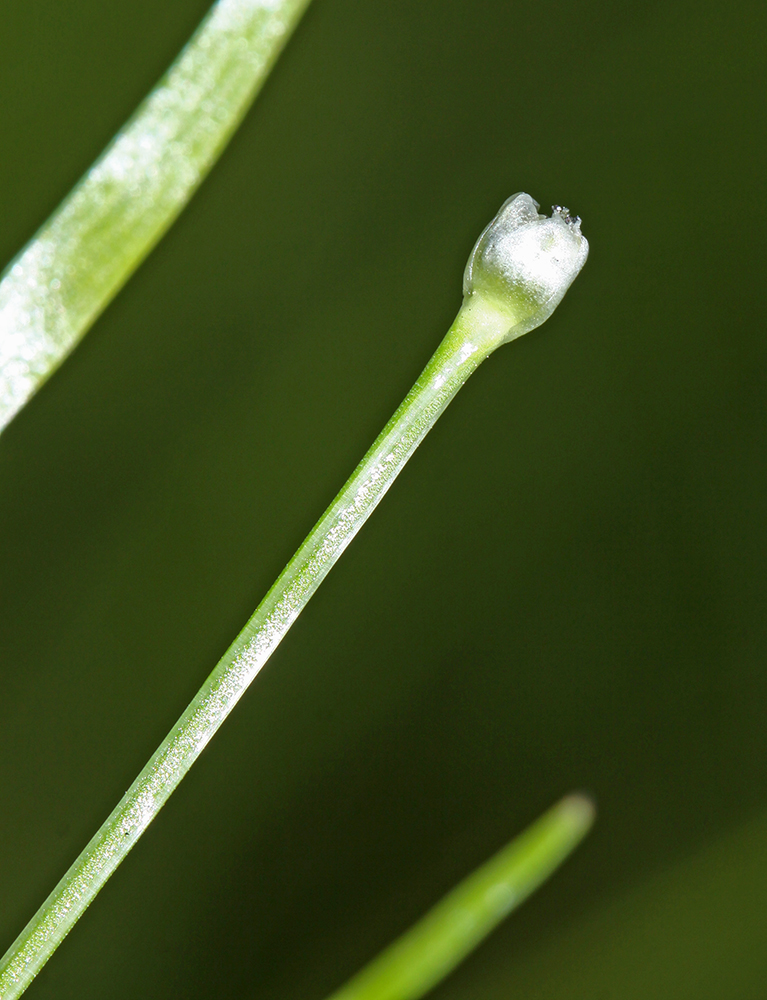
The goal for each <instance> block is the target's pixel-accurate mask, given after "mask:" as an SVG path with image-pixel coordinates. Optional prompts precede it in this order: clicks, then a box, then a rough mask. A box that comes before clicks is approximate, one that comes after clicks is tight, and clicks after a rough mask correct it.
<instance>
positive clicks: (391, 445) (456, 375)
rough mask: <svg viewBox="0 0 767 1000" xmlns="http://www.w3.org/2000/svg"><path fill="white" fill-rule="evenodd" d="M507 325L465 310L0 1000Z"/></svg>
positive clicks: (469, 306)
mask: <svg viewBox="0 0 767 1000" xmlns="http://www.w3.org/2000/svg"><path fill="white" fill-rule="evenodd" d="M509 325H510V324H509V316H508V314H507V313H502V312H499V311H498V310H496V309H495V308H494V307H492V306H488V305H487V304H486V303H484V301H483V300H482V299H481V298H479V297H469V298H467V299H466V300H465V302H464V305H463V306H462V308H461V310H460V312H459V313H458V316H457V318H456V320H455V322H454V324H453V326H452V327H451V328H450V330H449V331H448V333H447V335H446V337H445V339H444V340H443V341H442V343H441V344H440V346H439V347H438V348H437V350H436V352H435V353H434V355H433V356H432V358H431V360H430V361H429V363H428V364H427V366H426V368H425V369H424V371H423V372H422V373H421V376H420V377H419V379H418V381H417V382H416V384H415V385H414V386H413V388H412V389H411V391H410V393H409V394H408V396H407V397H406V399H405V400H404V402H403V403H402V405H401V406H400V407H399V409H398V410H397V412H396V413H395V414H394V416H393V417H392V419H391V420H390V421H389V423H388V424H387V425H386V427H385V428H384V430H383V431H382V433H381V434H380V435H379V437H378V438H377V440H376V441H375V443H374V444H373V446H372V447H371V449H370V450H369V451H368V453H367V455H366V456H365V458H364V459H363V460H362V462H361V463H360V464H359V466H358V467H357V468H356V469H355V471H354V472H353V473H352V475H351V477H350V478H349V480H348V481H347V483H346V485H345V486H344V487H343V489H342V490H341V492H340V493H339V494H338V496H337V497H336V499H335V500H334V501H333V503H332V504H331V505H330V507H329V508H328V510H327V511H326V512H325V514H324V515H323V517H322V518H321V519H320V521H319V522H318V523H317V525H316V526H315V527H314V528H313V530H312V531H311V532H310V534H309V535H308V537H307V538H306V540H305V541H304V543H303V544H302V545H301V547H300V548H299V550H298V551H297V552H296V554H295V555H294V557H293V558H292V559H291V561H290V562H289V563H288V565H287V567H286V568H285V570H284V571H283V573H282V575H281V576H280V577H279V579H278V580H277V582H276V583H275V584H274V586H273V587H272V589H271V590H270V591H269V593H268V594H267V595H266V597H265V598H264V600H263V601H262V603H261V604H260V605H259V607H258V608H257V609H256V611H255V612H254V614H253V616H252V617H251V619H250V621H249V622H248V623H247V625H246V626H245V628H244V629H243V630H242V632H241V633H240V634H239V636H238V637H237V638H236V639H235V641H234V642H233V643H232V645H231V646H230V647H229V649H228V650H227V652H226V653H225V654H224V656H223V657H222V659H221V661H220V662H219V664H218V666H217V667H216V668H215V670H214V671H213V673H212V674H211V675H210V676H209V677H208V679H207V680H206V681H205V683H204V684H203V686H202V688H201V689H200V691H199V692H198V694H197V696H196V697H195V698H194V700H193V701H192V702H191V704H190V705H189V707H188V708H187V710H186V711H185V712H184V714H183V715H182V716H181V718H180V719H179V721H178V723H177V724H176V725H175V726H174V727H173V729H172V730H171V732H170V733H169V735H168V736H167V738H166V739H165V741H164V742H163V743H162V744H161V746H160V747H159V749H158V750H157V752H156V753H155V754H154V756H153V757H152V759H151V760H150V761H149V763H148V764H147V765H146V767H145V768H144V770H143V771H142V772H141V774H140V775H139V776H138V778H137V779H136V780H135V782H134V783H133V785H132V786H131V787H130V789H129V790H128V792H127V793H126V794H125V796H124V797H123V799H122V801H121V802H120V803H119V804H118V806H117V807H116V809H115V810H114V811H113V812H112V814H111V815H110V816H109V817H108V819H107V820H106V822H105V823H104V824H103V825H102V827H101V829H100V830H99V831H98V832H97V833H96V835H95V836H94V837H93V839H92V840H91V842H90V843H89V844H88V845H87V847H86V848H85V850H84V851H83V852H82V854H81V855H80V857H79V858H78V859H77V860H76V861H75V862H74V864H73V865H72V867H71V868H70V869H69V871H68V872H67V873H66V875H65V876H64V878H63V879H62V880H61V882H60V883H59V884H58V886H57V887H56V888H55V889H54V891H53V892H52V893H51V895H50V896H49V897H48V899H47V900H46V901H45V903H43V905H42V906H41V908H40V910H39V911H38V912H37V914H36V915H35V916H34V917H33V918H32V920H31V921H30V923H29V924H28V925H27V927H26V928H25V929H24V931H23V932H22V933H21V935H20V936H19V937H18V939H17V940H16V941H15V943H14V944H13V945H12V946H11V948H10V949H9V951H8V952H7V953H6V955H5V956H4V958H3V959H2V962H0V997H2V998H3V1000H13V998H15V997H18V996H20V995H21V993H23V991H24V990H25V989H26V987H27V986H28V985H29V983H30V982H31V981H32V979H33V978H34V976H35V975H36V974H37V972H38V971H39V970H40V969H41V968H42V966H43V965H44V964H45V962H46V961H47V960H48V959H49V958H50V956H51V955H52V954H53V952H54V951H55V949H56V948H57V947H58V945H59V944H60V943H61V941H62V940H63V939H64V937H65V936H66V934H67V933H68V932H69V930H70V929H71V928H72V926H73V925H74V924H75V922H76V921H77V920H78V918H79V917H80V916H81V914H82V913H83V912H84V911H85V909H86V907H87V906H88V905H89V903H90V902H91V900H92V899H93V898H94V897H95V896H96V894H97V893H98V891H99V890H100V889H101V887H102V886H103V885H104V883H105V882H106V881H107V879H108V878H109V876H110V875H111V874H112V872H114V870H115V869H116V868H117V866H118V865H119V864H120V862H121V861H122V860H123V858H124V857H125V856H126V855H127V854H128V852H129V851H130V849H131V848H132V847H133V845H134V844H135V843H136V841H137V840H138V839H139V837H140V836H141V834H142V833H143V832H144V830H145V829H146V828H147V826H148V825H149V823H150V822H151V821H152V820H153V819H154V817H155V816H156V815H157V813H158V812H159V811H160V809H161V808H162V806H163V805H164V804H165V802H166V801H167V799H168V798H169V796H170V795H171V793H172V792H173V790H174V789H175V788H176V786H177V785H178V783H179V782H180V781H181V779H182V778H183V777H184V775H185V774H186V772H187V771H188V770H189V768H190V767H191V766H192V764H193V763H194V761H195V760H196V759H197V757H198V756H199V755H200V753H201V752H202V750H203V749H204V747H205V746H206V745H207V743H208V741H209V740H210V739H211V737H212V736H213V734H214V733H215V732H216V730H217V729H218V728H219V726H220V725H221V724H222V722H223V721H224V719H225V718H226V717H227V715H228V714H229V712H231V710H232V709H233V708H234V706H235V705H236V704H237V702H238V701H239V699H240V698H241V696H242V695H243V693H244V692H245V690H246V688H247V687H248V685H249V684H250V682H251V681H252V680H253V678H254V677H255V676H256V674H257V673H258V672H259V670H260V669H261V667H262V666H263V665H264V664H265V663H266V661H267V660H268V658H269V657H270V655H271V654H272V653H273V652H274V650H275V649H276V647H277V645H278V644H279V643H280V641H281V640H282V638H283V637H284V635H285V634H286V633H287V631H288V629H289V628H290V626H291V625H292V624H293V622H294V621H295V620H296V618H297V617H298V615H299V614H300V612H301V610H302V609H303V608H304V606H305V605H306V603H307V602H308V601H309V599H310V598H311V596H312V595H313V594H314V592H315V591H316V589H317V587H318V586H319V585H320V583H321V582H322V581H323V580H324V578H325V576H326V575H327V573H328V571H329V570H330V568H331V567H332V566H333V565H334V563H335V562H336V560H337V559H338V558H339V556H340V555H341V553H342V552H343V551H344V549H345V548H346V546H347V545H348V544H349V542H350V541H351V540H352V538H354V536H355V535H356V533H357V532H358V531H359V529H360V528H361V527H362V525H363V524H364V523H365V521H366V520H367V519H368V517H369V516H370V515H371V513H372V512H373V510H374V509H375V508H376V506H377V505H378V503H379V502H380V501H381V499H382V498H383V496H384V494H385V493H386V491H387V490H388V489H389V487H390V486H391V484H392V483H393V482H394V480H395V479H396V477H397V475H398V474H399V472H400V470H401V469H402V468H403V466H404V465H405V463H406V462H407V461H408V459H409V458H410V456H411V455H412V454H413V452H414V451H415V449H416V448H417V447H418V445H419V444H420V443H421V441H422V440H423V438H424V437H425V436H426V434H427V433H428V431H429V430H430V429H431V428H432V427H433V426H434V423H435V422H436V420H437V419H438V417H439V416H440V414H441V413H442V412H443V410H444V409H445V408H446V407H447V405H448V404H449V403H450V401H451V400H452V398H453V397H454V396H455V394H456V393H457V392H458V390H459V389H460V388H461V386H462V385H463V383H464V382H465V381H466V379H467V378H468V377H469V375H471V373H472V372H473V371H474V370H475V369H476V368H477V367H478V365H479V364H480V363H481V362H482V361H483V360H484V359H485V358H486V357H487V356H488V355H489V354H490V353H491V351H493V350H494V349H495V348H496V347H497V346H498V345H499V344H500V343H502V342H503V340H504V339H505V338H506V336H507V335H508V331H509Z"/></svg>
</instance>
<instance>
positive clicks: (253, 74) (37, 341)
mask: <svg viewBox="0 0 767 1000" xmlns="http://www.w3.org/2000/svg"><path fill="white" fill-rule="evenodd" d="M308 3H309V0H219V2H218V3H217V4H215V6H214V7H213V8H212V9H211V11H210V13H209V14H208V16H207V17H206V19H205V20H204V21H203V23H202V24H201V26H200V27H199V29H198V30H197V32H196V33H195V35H194V36H193V37H192V39H191V41H190V42H189V44H188V45H187V46H186V48H185V49H184V51H183V52H182V53H181V55H180V56H179V58H178V60H177V61H176V62H175V63H174V65H173V66H172V67H171V68H170V70H169V71H168V73H167V74H166V75H165V77H164V78H163V79H162V80H161V81H160V83H159V84H158V86H157V87H156V88H155V89H154V90H153V91H152V93H151V94H150V95H149V97H148V98H147V99H146V100H145V101H144V103H143V104H142V105H141V107H140V108H139V109H138V111H137V112H136V113H135V115H134V116H133V117H132V118H131V119H130V121H129V122H128V123H127V125H126V126H125V127H124V128H123V129H122V131H120V132H119V133H118V134H117V136H116V137H115V139H114V140H113V141H112V143H111V144H110V146H109V147H108V148H107V150H106V151H105V152H104V154H103V155H102V156H101V157H100V159H99V160H97V161H96V163H95V164H94V165H93V167H91V169H90V170H89V171H88V173H87V174H86V175H85V176H84V177H83V178H82V180H81V181H80V182H79V184H78V185H77V186H76V187H75V188H74V190H73V191H72V192H71V194H69V195H68V197H67V198H66V199H65V200H64V201H63V202H62V204H61V205H60V206H59V208H58V209H57V210H56V211H55V212H54V214H53V215H52V216H51V218H50V219H49V220H48V221H47V222H46V223H45V224H44V225H43V227H42V228H41V229H40V231H39V232H38V233H37V235H36V236H35V237H34V239H33V240H32V241H31V242H30V243H29V244H28V245H27V246H26V247H25V248H24V250H22V251H21V253H20V254H19V255H18V256H17V257H16V258H15V260H13V261H12V262H11V263H10V264H9V266H8V268H7V269H6V271H5V272H4V274H3V276H2V280H1V281H0V430H1V429H2V428H3V427H5V425H6V424H7V423H8V422H9V421H10V420H11V418H12V417H13V416H14V414H15V413H16V412H17V411H18V410H20V409H21V407H22V406H23V405H24V404H25V403H26V401H27V400H28V399H29V397H30V396H31V395H32V394H33V393H34V392H35V391H36V390H37V389H38V388H39V387H40V385H41V384H42V383H43V382H44V381H45V379H46V378H48V376H49V375H50V374H51V373H52V372H53V371H55V369H56V368H57V367H58V366H59V365H60V364H61V362H62V361H63V360H64V358H65V357H66V356H67V354H69V352H70V351H71V350H72V348H73V347H74V346H75V345H76V343H77V342H78V341H79V340H80V338H81V337H82V336H83V334H84V333H85V332H86V331H87V329H88V328H89V327H90V326H91V324H92V323H93V322H94V320H95V319H96V318H97V316H98V315H99V314H100V313H101V312H102V311H103V310H104V309H105V307H106V306H107V304H108V303H109V302H110V301H111V300H112V298H114V296H115V295H116V294H117V292H118V291H119V289H120V288H121V287H122V285H123V284H124V283H125V282H126V281H127V279H128V278H129V277H130V275H131V274H132V273H133V271H134V270H135V269H136V268H137V267H138V265H139V264H140V263H141V261H142V260H143V259H144V257H146V255H147V254H148V253H149V251H150V250H151V249H152V247H153V246H154V245H155V244H156V243H157V241H158V240H159V239H160V237H161V236H162V235H163V233H164V232H165V231H166V230H167V229H168V227H169V226H170V225H171V223H172V222H173V220H174V219H175V218H176V216H177V215H178V214H179V212H180V211H181V209H182V208H183V207H184V205H185V204H186V203H187V201H188V200H189V199H190V197H191V196H192V194H193V193H194V191H195V190H196V188H197V187H198V185H199V184H200V182H201V181H202V180H203V178H204V177H205V176H206V174H207V173H208V171H209V170H210V168H211V167H212V165H213V164H214V163H215V161H216V160H217V158H218V156H219V155H220V153H221V151H222V150H223V148H224V146H225V145H226V143H227V141H228V140H229V138H230V137H231V135H232V133H233V132H234V131H235V129H236V128H237V125H238V124H239V123H240V120H241V119H242V117H243V115H244V114H245V112H246V111H247V109H248V107H249V105H250V103H251V102H252V100H253V98H254V97H255V96H256V94H257V93H258V91H259V90H260V88H261V86H262V84H263V82H264V80H265V79H266V77H267V76H268V74H269V71H270V69H271V67H272V65H273V63H274V61H275V60H276V58H277V56H278V55H279V53H280V51H281V49H282V47H283V45H284V44H285V42H286V41H287V39H288V37H289V36H290V34H291V32H292V31H293V29H294V27H295V26H296V24H297V23H298V21H299V19H300V17H301V15H302V14H303V12H304V10H305V9H306V7H307V5H308Z"/></svg>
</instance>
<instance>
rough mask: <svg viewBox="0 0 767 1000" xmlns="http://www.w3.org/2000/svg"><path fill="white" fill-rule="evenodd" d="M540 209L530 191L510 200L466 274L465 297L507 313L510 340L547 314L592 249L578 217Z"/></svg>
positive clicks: (475, 251) (477, 248)
mask: <svg viewBox="0 0 767 1000" xmlns="http://www.w3.org/2000/svg"><path fill="white" fill-rule="evenodd" d="M538 207H539V206H538V202H537V201H534V200H533V199H532V198H531V197H530V195H529V194H524V193H520V194H515V195H513V196H512V197H511V198H509V199H508V201H506V202H505V203H504V204H503V206H502V207H501V210H500V212H499V213H498V214H497V215H496V217H495V218H494V219H493V221H492V222H491V223H490V225H489V226H488V227H487V229H485V231H484V232H483V233H482V235H481V236H480V238H479V239H478V240H477V243H476V246H475V247H474V249H473V251H472V253H471V257H469V263H468V264H467V265H466V271H465V273H464V279H463V293H464V295H465V296H466V299H467V301H468V300H469V299H470V298H471V297H472V296H478V297H481V298H482V300H483V301H484V302H486V304H487V305H489V306H491V307H492V308H494V309H495V310H497V311H498V312H500V313H502V314H503V315H504V316H507V317H508V320H509V330H508V333H507V334H506V336H505V338H504V339H505V340H507V341H508V340H513V339H514V338H515V337H519V336H521V335H522V334H523V333H527V332H528V331H529V330H533V329H534V328H535V327H536V326H540V324H541V323H543V322H544V321H545V320H547V319H548V318H549V316H550V315H551V314H552V313H553V312H554V310H555V309H556V307H557V306H558V305H559V303H560V302H561V300H562V298H563V296H564V294H565V292H566V291H567V289H568V288H569V287H570V285H571V283H572V282H573V280H574V279H575V276H576V275H577V274H578V272H579V271H580V269H581V268H582V267H583V265H584V264H585V263H586V257H587V256H588V252H589V244H588V242H587V240H586V238H585V236H583V235H582V234H581V220H580V219H579V218H578V217H577V216H575V217H572V216H570V214H569V213H568V211H567V209H566V208H562V207H561V206H559V205H554V207H553V210H552V214H551V218H548V217H547V216H545V215H540V214H539V213H538Z"/></svg>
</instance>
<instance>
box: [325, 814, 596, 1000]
mask: <svg viewBox="0 0 767 1000" xmlns="http://www.w3.org/2000/svg"><path fill="white" fill-rule="evenodd" d="M593 821H594V807H593V805H592V803H591V802H590V800H589V799H587V798H584V797H583V796H581V795H569V796H568V797H567V798H565V799H562V801H561V802H559V803H558V804H557V805H555V806H554V807H553V808H552V809H550V810H549V811H548V812H547V813H545V814H544V815H543V816H542V817H541V818H540V819H539V820H537V821H536V822H535V823H533V824H532V826H530V827H528V829H527V830H525V832H524V833H522V834H521V835H520V836H518V837H516V838H515V839H514V840H512V841H511V843H509V844H507V845H506V847H504V848H503V849H502V850H501V851H499V852H498V853H497V854H496V855H494V856H493V857H492V858H490V860H489V861H486V862H485V864H484V865H482V867H481V868H478V869H477V870H476V871H475V872H472V874H471V875H469V876H468V877H467V878H465V879H464V880H463V881H462V882H460V883H459V884H458V885H457V886H456V887H455V888H454V889H452V890H451V891H450V892H449V893H448V894H447V896H445V897H444V898H443V899H441V900H440V901H439V903H437V905H436V906H434V907H433V908H432V909H431V910H429V912H428V913H427V914H426V916H424V917H422V918H421V920H419V921H418V923H417V924H415V926H413V927H411V928H410V930H408V931H406V932H405V934H403V935H402V937H400V938H398V939H397V940H396V941H395V942H394V943H393V944H392V945H390V946H389V947H388V948H387V949H386V950H385V951H383V952H382V953H381V954H380V955H378V956H377V957H376V958H374V959H373V961H372V962H370V964H369V965H367V966H365V968H364V969H362V971H361V972H359V973H357V975H356V976H354V977H353V978H352V979H350V980H349V982H348V983H346V985H345V986H342V987H341V989H340V990H337V991H336V992H335V993H333V994H332V995H331V996H330V997H329V998H328V1000H418V998H419V997H422V996H423V995H424V993H426V992H427V991H428V990H430V989H431V988H432V987H433V986H435V985H436V984H437V983H438V982H439V981H440V980H441V979H444V977H445V976H446V975H448V973H450V972H451V971H452V970H453V969H454V968H455V967H456V966H457V965H458V964H459V963H460V962H462V961H463V959H464V958H465V957H466V956H467V955H468V954H469V952H471V951H473V949H474V948H476V947H477V945H478V944H479V943H480V942H481V941H482V940H483V939H484V938H485V937H486V936H487V935H488V934H489V933H490V931H492V930H493V928H494V927H496V926H497V925H498V924H499V923H500V922H501V921H502V920H503V919H504V917H506V916H508V914H509V913H511V911H512V910H515V909H516V908H517V907H518V906H519V905H520V903H522V902H524V900H525V899H527V897H528V896H529V895H530V894H531V893H532V892H533V891H534V890H535V889H537V888H538V886H539V885H540V884H541V883H542V882H544V881H545V880H546V879H547V878H548V877H549V875H551V873H552V872H553V871H554V870H555V869H556V868H557V867H558V866H559V865H560V864H561V863H562V862H563V861H564V860H565V858H566V857H567V856H568V855H569V854H570V853H571V852H572V851H573V850H574V849H575V847H577V845H578V844H579V843H580V841H581V840H582V839H583V837H584V836H585V835H586V833H587V832H588V830H589V828H590V827H591V824H592V823H593Z"/></svg>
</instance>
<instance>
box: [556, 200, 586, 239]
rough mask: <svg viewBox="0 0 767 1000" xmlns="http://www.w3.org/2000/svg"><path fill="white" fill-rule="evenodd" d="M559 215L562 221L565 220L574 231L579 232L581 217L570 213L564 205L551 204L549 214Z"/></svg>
mask: <svg viewBox="0 0 767 1000" xmlns="http://www.w3.org/2000/svg"><path fill="white" fill-rule="evenodd" d="M555 215H556V216H559V218H560V219H562V221H563V222H566V223H567V225H568V226H570V227H571V228H572V229H573V231H574V232H576V233H578V234H580V231H581V217H580V215H571V214H570V209H569V208H566V207H565V206H564V205H552V206H551V216H552V218H553V217H554V216H555Z"/></svg>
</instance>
